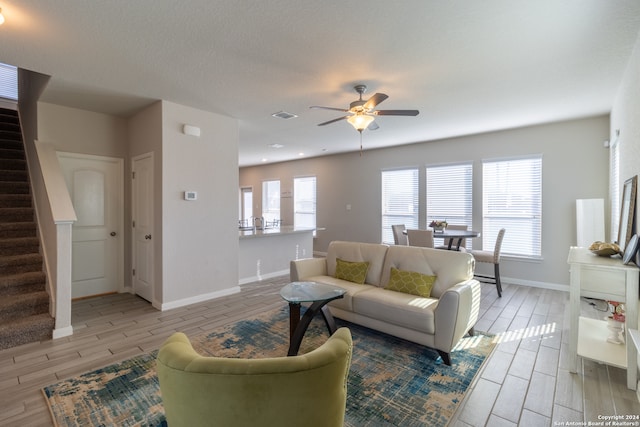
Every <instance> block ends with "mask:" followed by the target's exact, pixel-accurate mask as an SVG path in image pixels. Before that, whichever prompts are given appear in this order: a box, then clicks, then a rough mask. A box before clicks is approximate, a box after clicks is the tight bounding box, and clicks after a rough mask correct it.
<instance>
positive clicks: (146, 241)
mask: <svg viewBox="0 0 640 427" xmlns="http://www.w3.org/2000/svg"><path fill="white" fill-rule="evenodd" d="M132 171H133V187H132V196H133V203H132V207H133V224H132V225H133V249H132V254H133V260H132V264H133V289H134V292H135V293H136V294H137V295H139V296H141V297H142V298H144V299H146V300H147V301H149V302H153V298H154V293H153V265H154V257H153V247H154V245H153V155H152V154H146V155H143V156H139V157H136V158H134V159H133V165H132Z"/></svg>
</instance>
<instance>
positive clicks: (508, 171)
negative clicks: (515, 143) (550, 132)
mask: <svg viewBox="0 0 640 427" xmlns="http://www.w3.org/2000/svg"><path fill="white" fill-rule="evenodd" d="M482 179H483V183H482V186H483V191H482V249H483V250H489V251H492V250H493V249H494V246H495V241H496V237H497V235H498V231H500V229H501V228H505V229H506V233H505V235H504V240H503V242H502V251H501V252H502V253H503V254H511V255H515V256H523V257H531V258H539V257H540V256H541V246H542V243H541V234H542V156H532V157H526V158H517V159H507V160H486V161H483V164H482Z"/></svg>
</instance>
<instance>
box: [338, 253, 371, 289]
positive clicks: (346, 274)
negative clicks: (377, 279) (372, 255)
mask: <svg viewBox="0 0 640 427" xmlns="http://www.w3.org/2000/svg"><path fill="white" fill-rule="evenodd" d="M336 263H337V264H336V279H342V280H348V281H349V282H353V283H358V284H359V285H362V284H363V283H364V282H365V280H367V270H369V263H368V262H365V261H363V262H353V261H344V260H341V259H340V258H337V259H336Z"/></svg>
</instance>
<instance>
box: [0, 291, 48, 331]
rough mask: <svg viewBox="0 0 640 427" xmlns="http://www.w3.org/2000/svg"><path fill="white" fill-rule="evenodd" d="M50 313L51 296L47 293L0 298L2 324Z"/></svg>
mask: <svg viewBox="0 0 640 427" xmlns="http://www.w3.org/2000/svg"><path fill="white" fill-rule="evenodd" d="M48 312H49V294H47V292H46V291H40V292H30V293H28V294H17V295H7V296H3V297H2V298H0V323H4V322H8V321H11V320H14V319H20V318H21V317H28V316H35V315H38V314H43V313H48Z"/></svg>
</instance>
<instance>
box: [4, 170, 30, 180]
mask: <svg viewBox="0 0 640 427" xmlns="http://www.w3.org/2000/svg"><path fill="white" fill-rule="evenodd" d="M28 180H29V174H28V173H27V171H26V170H2V169H0V181H14V182H25V181H28Z"/></svg>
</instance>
